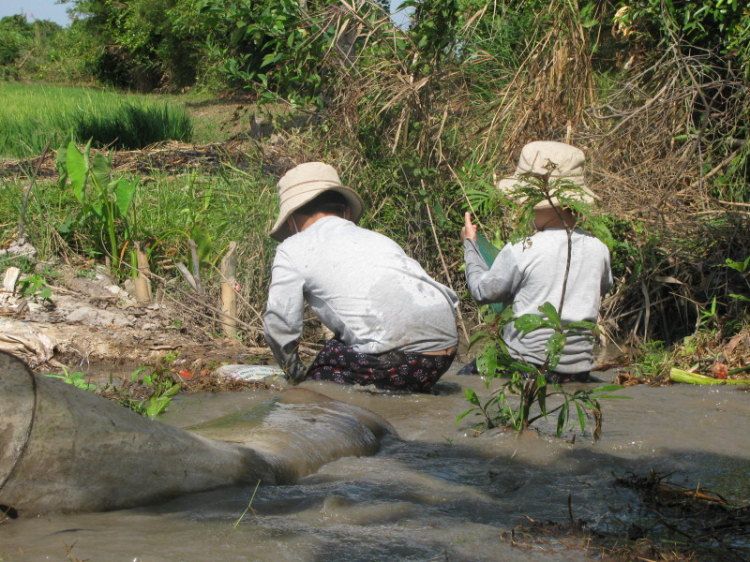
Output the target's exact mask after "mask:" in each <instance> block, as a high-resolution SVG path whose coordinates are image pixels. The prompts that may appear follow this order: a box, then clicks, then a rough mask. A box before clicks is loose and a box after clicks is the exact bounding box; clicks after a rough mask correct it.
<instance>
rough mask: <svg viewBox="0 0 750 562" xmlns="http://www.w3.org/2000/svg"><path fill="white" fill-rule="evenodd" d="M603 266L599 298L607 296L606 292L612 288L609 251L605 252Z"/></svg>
mask: <svg viewBox="0 0 750 562" xmlns="http://www.w3.org/2000/svg"><path fill="white" fill-rule="evenodd" d="M604 261H605V264H604V271H602V282H601V288H600V293H599V294H600V296H602V297H604V295H606V294H607V291H609V290H610V289H611V288H612V283H613V281H612V268H611V267H610V265H609V261H610V260H609V251H607V254H606V256H605V259H604Z"/></svg>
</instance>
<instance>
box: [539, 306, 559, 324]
mask: <svg viewBox="0 0 750 562" xmlns="http://www.w3.org/2000/svg"><path fill="white" fill-rule="evenodd" d="M539 312H541V313H542V314H544V315H545V316H546V317H547V318H549V320H550V321H551V322H552V323H553V324H554V325H555V327H556V328H557V329H558V330H562V320H560V315H559V314H558V313H557V309H556V308H555V307H554V305H553V304H552V303H549V302H545V303H544V304H543V305H542V306H540V307H539Z"/></svg>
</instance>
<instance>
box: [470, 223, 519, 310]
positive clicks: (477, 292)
mask: <svg viewBox="0 0 750 562" xmlns="http://www.w3.org/2000/svg"><path fill="white" fill-rule="evenodd" d="M464 221H465V222H464V227H463V228H462V229H461V240H462V242H463V245H464V263H465V274H466V283H467V285H468V286H469V292H470V293H471V296H472V297H474V300H475V301H477V302H478V303H479V304H489V303H493V302H500V303H506V304H507V303H508V302H510V301H511V299H512V297H513V294H514V292H515V291H516V290H517V288H518V285H519V283H520V280H521V272H520V270H519V269H518V265H517V264H516V260H515V258H514V256H513V252H512V247H511V245H510V244H508V245H506V246H505V248H503V249H502V251H501V252H500V253H499V254H498V255H497V257H496V258H495V261H494V262H493V263H492V266H489V265H488V264H487V262H485V261H484V258H483V257H482V254H481V253H480V252H479V247H478V246H477V241H476V239H477V230H476V227H475V226H474V225H473V224H472V223H471V215H470V214H469V213H466V215H465V216H464Z"/></svg>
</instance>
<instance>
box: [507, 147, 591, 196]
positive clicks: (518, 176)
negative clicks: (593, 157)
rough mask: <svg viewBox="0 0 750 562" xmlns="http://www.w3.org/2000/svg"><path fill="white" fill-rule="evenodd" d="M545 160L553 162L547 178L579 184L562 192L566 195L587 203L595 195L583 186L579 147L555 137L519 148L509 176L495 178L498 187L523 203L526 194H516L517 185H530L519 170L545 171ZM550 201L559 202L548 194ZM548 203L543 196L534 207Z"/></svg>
mask: <svg viewBox="0 0 750 562" xmlns="http://www.w3.org/2000/svg"><path fill="white" fill-rule="evenodd" d="M549 162H552V163H553V164H557V167H556V168H555V169H554V170H553V171H552V173H551V175H550V178H551V179H565V180H568V181H570V182H571V183H574V184H575V185H577V186H578V187H580V188H581V191H569V192H567V193H566V196H567V197H568V198H569V199H578V200H580V201H582V202H583V203H587V204H589V205H592V204H593V203H594V202H595V201H596V200H598V199H599V198H598V197H597V196H596V195H595V194H594V192H593V191H591V190H590V189H589V188H588V187H586V182H585V180H584V179H583V168H584V165H585V163H586V156H585V155H584V154H583V151H582V150H581V149H580V148H576V147H575V146H571V145H569V144H565V143H564V142H555V141H534V142H530V143H529V144H527V145H526V146H524V147H523V148H522V149H521V156H520V157H519V158H518V165H517V166H516V171H515V173H514V174H513V176H512V177H510V178H503V179H501V180H500V181H498V182H497V187H498V189H500V190H501V191H503V192H504V193H505V194H507V195H509V196H510V197H511V198H512V199H513V200H514V201H515V202H517V203H523V201H524V200H525V199H526V197H525V196H523V195H518V193H517V187H523V186H528V185H530V184H529V183H528V182H526V181H525V180H524V178H523V174H525V173H528V172H533V173H536V174H546V173H547V169H546V168H545V166H547V164H548V163H549ZM553 195H554V191H553ZM552 201H553V203H554V204H555V206H559V201H558V200H557V198H556V197H552ZM551 207H552V205H550V202H549V201H548V200H546V199H545V200H543V201H540V202H539V203H537V204H536V205H534V209H548V208H551Z"/></svg>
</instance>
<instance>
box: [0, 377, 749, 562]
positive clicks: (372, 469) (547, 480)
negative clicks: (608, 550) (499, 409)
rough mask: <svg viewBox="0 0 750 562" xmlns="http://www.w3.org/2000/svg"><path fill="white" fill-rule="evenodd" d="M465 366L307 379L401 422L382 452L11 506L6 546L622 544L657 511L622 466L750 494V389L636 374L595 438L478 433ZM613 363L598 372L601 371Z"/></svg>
mask: <svg viewBox="0 0 750 562" xmlns="http://www.w3.org/2000/svg"><path fill="white" fill-rule="evenodd" d="M455 370H456V369H454V370H453V371H452V372H451V373H449V374H447V375H446V376H445V377H444V378H443V380H442V381H441V382H440V384H439V386H438V387H437V393H436V394H434V395H415V394H391V393H374V392H370V391H367V390H362V389H358V388H352V387H344V386H339V385H334V384H329V383H312V382H308V383H304V384H303V385H302V386H303V387H307V388H311V389H313V390H317V391H319V392H322V393H324V394H327V395H328V396H331V397H332V398H336V399H338V400H343V401H345V402H350V403H353V404H357V405H359V406H363V407H365V408H368V409H370V410H372V411H374V412H376V413H378V414H380V415H382V416H384V417H385V418H386V419H387V420H388V421H390V422H391V423H392V424H393V425H394V427H395V428H396V430H397V431H398V434H399V437H398V438H393V439H389V440H387V441H386V442H385V443H384V445H383V447H382V449H381V451H380V453H378V454H377V455H375V456H373V457H365V458H354V457H349V458H344V459H340V460H338V461H336V462H333V463H330V464H328V465H326V466H324V467H323V468H322V469H321V470H320V471H319V472H317V473H316V474H313V475H311V476H308V477H306V478H304V479H303V480H302V481H301V482H300V483H299V484H297V485H294V486H278V487H262V488H258V489H257V491H256V490H255V489H254V487H252V486H250V487H247V488H232V489H223V490H217V491H213V492H208V493H203V494H194V495H190V496H185V497H182V498H178V499H175V500H173V501H171V502H168V503H165V504H162V505H158V506H153V507H149V508H140V509H132V510H124V511H117V512H109V513H98V514H83V515H55V516H46V517H40V518H35V519H28V520H23V519H17V520H13V521H6V522H5V523H3V524H0V559H1V560H3V562H17V561H27V560H28V561H38V560H66V559H67V560H74V561H75V560H90V561H91V562H105V561H123V560H128V561H137V562H177V561H193V560H195V561H199V560H200V561H203V560H222V561H231V560H238V561H239V560H258V561H265V560H268V561H271V560H273V561H274V562H278V561H310V562H312V561H338V560H341V561H347V562H349V561H352V560H357V561H386V560H387V561H392V560H409V561H432V560H436V561H437V560H440V561H501V560H532V561H533V560H540V561H550V562H553V561H568V560H581V559H583V558H584V557H585V556H587V555H589V554H587V552H588V553H596V550H595V548H596V547H597V546H607V545H611V540H610V538H611V537H612V536H621V537H628V536H631V537H632V539H633V540H636V539H637V538H639V537H638V536H635V535H633V528H634V527H635V528H636V529H640V528H641V527H640V525H645V524H646V523H647V522H648V518H649V517H651V514H650V513H649V512H647V510H646V508H645V506H644V503H643V501H642V498H640V497H639V494H638V491H637V490H634V489H632V488H629V487H627V486H622V485H618V484H617V482H616V480H617V478H625V477H627V476H628V475H635V474H638V475H645V474H648V473H649V472H650V471H655V472H658V473H661V474H669V475H670V476H669V478H670V481H672V482H675V483H677V484H679V485H683V486H685V487H686V488H691V489H695V488H696V487H698V486H702V487H705V488H707V489H710V490H712V491H713V492H715V493H717V494H720V495H721V496H723V497H724V498H727V499H731V500H734V501H737V502H748V501H750V475H749V474H748V466H750V463H749V462H748V461H750V434H749V433H748V432H747V427H748V421H750V394H748V393H747V392H742V391H740V390H737V389H731V388H724V387H721V388H716V387H712V388H705V387H703V388H701V387H693V386H686V385H685V386H677V385H675V386H671V387H662V388H650V387H645V386H635V387H628V388H626V389H623V390H622V391H620V394H622V395H624V396H628V397H630V398H631V399H630V400H610V401H606V402H604V403H603V409H604V426H603V432H602V438H601V440H600V441H599V442H598V443H596V444H592V443H591V440H590V438H589V436H584V437H581V436H578V437H577V438H576V441H575V443H570V442H567V441H566V440H561V439H555V438H552V437H549V435H551V434H552V433H553V431H554V426H553V421H552V420H550V421H549V422H548V423H546V424H543V425H542V426H541V428H540V429H541V433H540V434H539V435H536V434H533V433H527V434H525V435H523V436H521V437H520V438H519V437H517V436H516V435H515V434H513V433H508V432H504V431H501V430H493V431H490V432H486V433H484V434H481V435H480V434H479V433H477V432H475V431H473V429H472V427H471V423H472V421H473V420H472V417H471V416H469V417H467V418H465V419H464V420H463V421H462V422H460V423H459V424H458V425H456V424H455V419H456V417H457V416H458V415H459V414H460V413H461V412H463V411H464V410H465V409H467V402H466V401H465V399H464V390H465V388H467V387H470V388H473V389H474V390H476V391H477V392H479V393H481V394H485V395H486V393H487V390H486V389H485V388H484V385H483V384H482V382H481V381H480V379H479V378H477V377H470V376H469V377H467V376H458V375H457V374H455ZM614 375H615V374H614V373H605V374H601V373H600V374H599V376H600V378H602V379H605V380H608V379H609V380H611V379H612V378H614ZM278 392H279V390H278V389H254V390H252V389H247V390H245V391H243V392H234V393H217V394H202V395H186V396H180V397H179V398H178V399H177V400H175V401H174V403H173V405H172V406H171V408H170V410H169V411H168V412H167V414H166V415H165V416H164V417H163V418H162V419H163V421H165V422H167V423H170V424H173V425H176V426H180V427H190V426H193V425H198V424H202V423H205V422H209V421H211V420H214V419H217V418H220V417H222V416H225V415H228V414H232V413H236V412H239V411H241V410H245V409H249V408H253V407H263V403H264V402H266V401H268V400H270V399H273V398H274V396H276V395H277V394H278ZM568 437H570V435H569V436H568ZM155 446H158V445H155ZM143 478H144V479H147V478H149V475H148V474H143ZM571 518H572V520H573V521H575V522H581V523H582V524H583V527H584V528H585V529H587V530H588V534H587V535H586V536H585V537H582V536H575V535H573V536H568V535H566V536H560V535H559V534H549V535H547V536H545V534H544V533H543V532H542V531H539V529H537V531H536V533H537V535H536V536H534V537H533V538H532V540H525V541H521V540H520V539H519V534H518V532H517V530H518V526H519V525H524V526H525V527H526V528H528V527H529V526H530V525H531V522H532V521H535V522H542V523H544V522H548V521H549V522H555V523H559V524H561V525H563V526H565V525H568V524H569V522H570V520H571ZM548 528H551V527H549V526H548ZM514 529H515V530H516V531H515V532H514ZM745 533H747V528H745ZM607 537H610V538H607ZM665 538H667V537H666V535H661V536H660V537H657V539H665ZM679 539H680V540H681V541H682V542H683V543H685V542H686V539H685V537H679ZM733 540H734V542H733V544H732V545H730V546H731V547H732V548H734V549H735V550H734V551H731V552H739V553H740V554H741V555H742V554H743V553H744V554H745V555H747V554H748V552H750V548H749V547H748V543H749V542H750V540H748V536H747V534H745V535H744V536H742V535H741V534H740V535H738V536H736V537H734V539H733ZM665 544H666V543H665ZM718 546H721V545H718ZM587 549H588V550H587ZM699 559H700V558H699ZM704 559H707V558H704ZM726 559H727V560H730V559H731V558H726ZM739 559H742V558H739ZM745 559H747V557H746V558H745Z"/></svg>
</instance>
